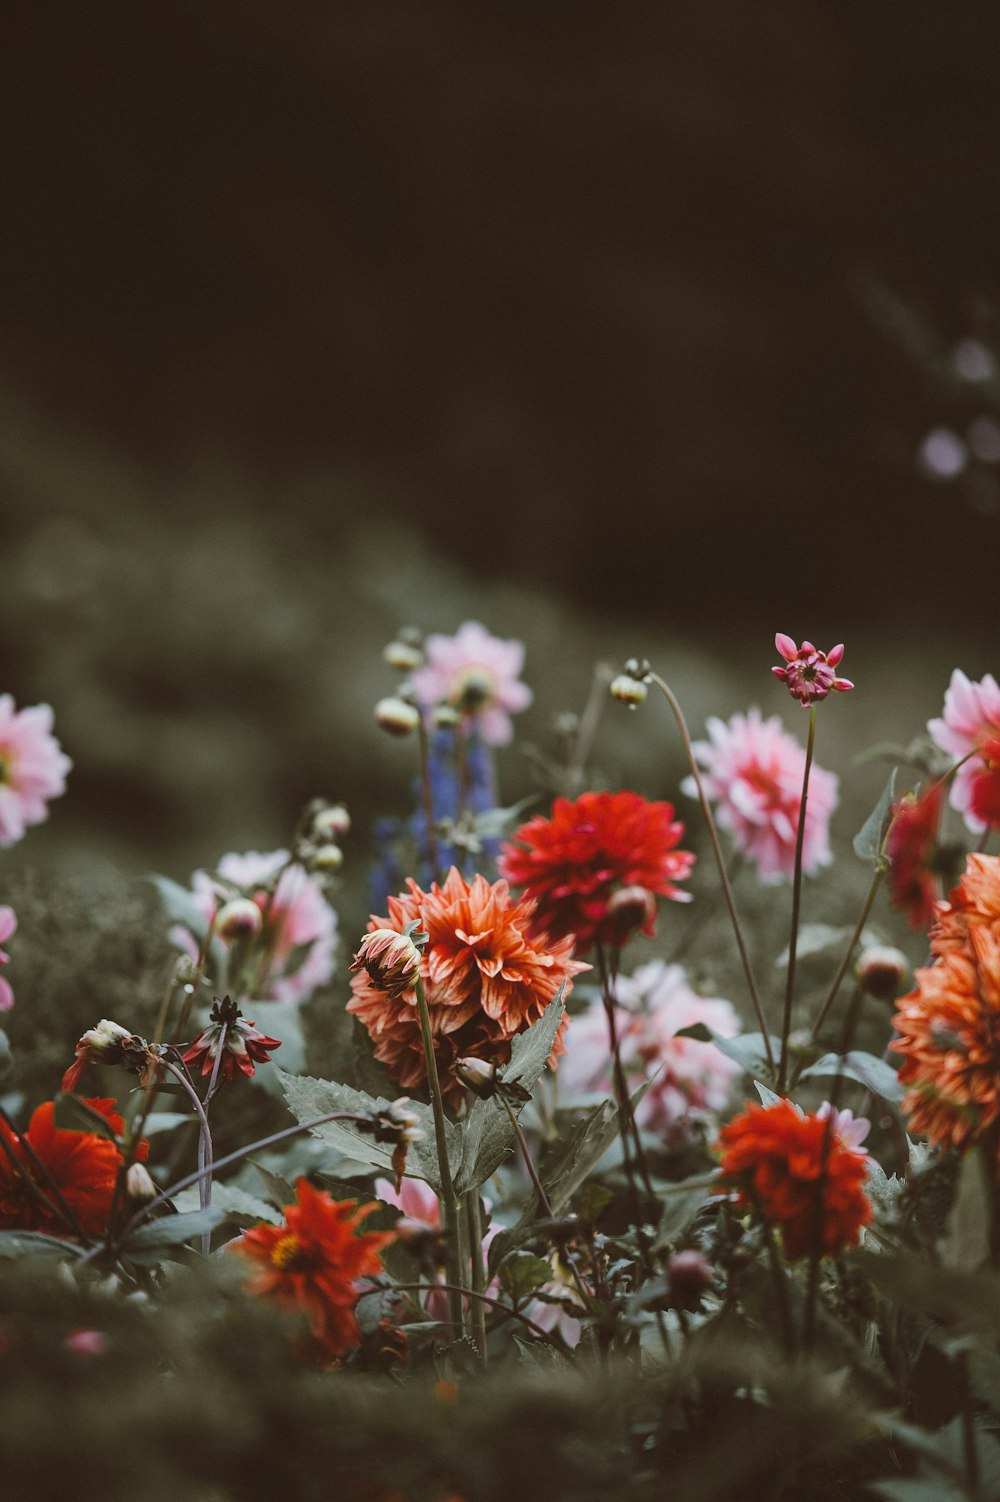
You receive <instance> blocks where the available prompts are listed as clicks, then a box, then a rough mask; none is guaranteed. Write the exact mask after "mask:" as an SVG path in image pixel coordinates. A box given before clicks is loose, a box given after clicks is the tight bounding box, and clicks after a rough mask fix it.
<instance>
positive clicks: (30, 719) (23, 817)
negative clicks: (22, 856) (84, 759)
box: [0, 694, 73, 847]
mask: <svg viewBox="0 0 1000 1502" xmlns="http://www.w3.org/2000/svg"><path fill="white" fill-rule="evenodd" d="M72 765H73V763H72V762H71V761H70V759H69V757H68V756H66V755H65V754H64V753H63V751H62V750H61V749H60V746H59V742H58V741H57V740H56V738H55V736H54V735H53V734H52V710H51V708H50V706H49V705H48V704H35V705H33V706H32V707H31V708H30V709H22V710H17V709H15V707H14V700H13V698H12V697H11V695H10V694H0V847H4V846H7V845H14V844H16V843H17V841H18V840H19V839H20V838H21V836H22V835H23V834H24V832H25V830H26V829H27V828H28V826H29V825H30V824H41V822H42V820H43V819H45V818H46V817H47V815H48V802H49V799H50V798H58V797H59V795H60V794H61V793H64V792H65V791H66V773H67V772H68V771H69V770H70V768H71V767H72Z"/></svg>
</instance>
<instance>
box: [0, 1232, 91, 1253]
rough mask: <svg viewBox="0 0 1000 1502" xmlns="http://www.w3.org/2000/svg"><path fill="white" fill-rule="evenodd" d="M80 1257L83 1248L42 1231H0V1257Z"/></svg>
mask: <svg viewBox="0 0 1000 1502" xmlns="http://www.w3.org/2000/svg"><path fill="white" fill-rule="evenodd" d="M67 1253H69V1254H70V1255H71V1256H73V1257H81V1256H82V1255H83V1248H82V1247H79V1246H74V1245H73V1243H72V1242H71V1241H60V1240H59V1238H58V1237H57V1236H46V1235H45V1234H44V1233H43V1232H42V1231H0V1257H30V1256H47V1257H65V1256H66V1254H67Z"/></svg>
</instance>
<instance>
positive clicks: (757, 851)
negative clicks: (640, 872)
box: [681, 708, 838, 886]
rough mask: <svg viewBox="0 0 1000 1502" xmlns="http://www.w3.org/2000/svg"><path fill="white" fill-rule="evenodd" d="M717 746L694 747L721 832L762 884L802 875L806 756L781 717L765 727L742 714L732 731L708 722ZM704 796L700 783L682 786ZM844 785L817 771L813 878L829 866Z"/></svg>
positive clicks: (810, 840) (810, 823) (812, 782)
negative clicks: (798, 848)
mask: <svg viewBox="0 0 1000 1502" xmlns="http://www.w3.org/2000/svg"><path fill="white" fill-rule="evenodd" d="M706 728H707V730H708V734H709V737H710V738H709V740H707V741H696V742H695V743H694V746H693V747H692V749H693V751H694V754H695V758H696V760H697V762H698V766H699V768H700V769H701V772H702V782H703V784H704V788H705V795H706V797H707V798H708V800H709V802H710V803H712V804H713V805H714V808H715V817H716V820H717V821H718V823H719V825H720V827H721V828H722V829H724V830H725V831H726V832H727V834H729V835H731V836H732V839H733V841H734V843H735V845H736V848H737V849H738V850H739V852H740V854H741V855H743V856H745V857H746V858H747V859H748V860H752V861H753V862H754V864H755V865H756V867H757V871H758V874H759V876H760V880H761V881H762V882H763V883H764V884H765V886H771V885H773V884H774V883H776V882H779V881H782V880H783V879H785V878H788V879H789V880H790V879H791V877H792V874H793V872H794V869H795V840H796V836H797V834H798V828H799V808H800V806H801V802H802V777H803V773H804V771H805V764H806V753H805V751H804V749H803V748H802V747H801V746H800V745H799V743H798V741H797V740H796V739H795V738H794V736H792V735H789V733H788V731H787V730H786V729H785V728H784V726H783V725H782V723H781V721H780V719H779V718H778V716H777V715H772V716H771V717H770V719H767V720H765V719H762V718H761V713H760V710H759V709H756V708H754V709H750V710H748V711H747V713H746V714H745V715H741V714H736V715H733V717H732V719H731V720H730V721H729V722H728V724H727V723H725V722H723V721H722V720H719V719H716V718H715V717H714V716H713V717H712V718H711V719H710V720H709V721H708V722H707V727H706ZM681 787H682V789H683V791H684V792H685V793H688V794H690V795H691V796H692V797H694V796H695V795H696V793H697V788H696V786H695V781H694V778H693V777H688V778H686V779H685V780H684V782H683V783H682V784H681ZM837 787H838V781H837V777H836V775H835V774H834V773H833V772H825V771H824V770H823V768H822V767H818V766H816V764H815V763H813V767H812V770H811V772H810V775H809V799H808V802H807V804H806V827H805V835H804V838H803V844H802V866H803V870H804V871H805V872H806V874H807V875H809V876H811V875H813V874H814V873H815V872H816V871H818V870H819V868H820V867H821V866H828V865H829V864H830V862H831V861H832V859H833V857H832V855H831V854H830V816H831V814H832V813H833V811H834V809H835V808H836V807H837Z"/></svg>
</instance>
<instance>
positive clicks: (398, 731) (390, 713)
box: [375, 695, 420, 736]
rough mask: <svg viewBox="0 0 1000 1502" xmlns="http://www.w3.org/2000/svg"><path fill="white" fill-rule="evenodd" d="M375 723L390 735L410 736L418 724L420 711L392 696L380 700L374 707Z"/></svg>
mask: <svg viewBox="0 0 1000 1502" xmlns="http://www.w3.org/2000/svg"><path fill="white" fill-rule="evenodd" d="M375 721H376V723H377V724H378V725H381V727H382V729H383V730H387V731H388V732H389V734H390V735H400V736H402V735H410V734H411V733H412V732H413V731H414V730H416V728H417V726H418V725H419V724H420V711H419V709H418V708H417V706H416V705H415V704H407V702H406V700H405V699H400V698H398V697H397V696H395V695H394V696H392V697H390V698H388V699H380V700H379V701H378V703H377V704H376V706H375Z"/></svg>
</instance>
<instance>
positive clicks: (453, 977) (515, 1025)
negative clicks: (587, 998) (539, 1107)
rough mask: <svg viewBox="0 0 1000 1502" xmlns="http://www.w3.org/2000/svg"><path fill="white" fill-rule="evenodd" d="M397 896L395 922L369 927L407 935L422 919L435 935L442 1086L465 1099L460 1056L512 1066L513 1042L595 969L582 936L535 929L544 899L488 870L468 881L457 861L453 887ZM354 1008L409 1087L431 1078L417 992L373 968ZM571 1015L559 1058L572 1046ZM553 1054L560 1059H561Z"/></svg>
mask: <svg viewBox="0 0 1000 1502" xmlns="http://www.w3.org/2000/svg"><path fill="white" fill-rule="evenodd" d="M408 887H409V891H408V892H404V893H401V894H400V896H398V897H390V898H389V903H388V906H389V916H388V918H372V920H371V922H370V923H369V925H368V931H369V933H376V932H378V931H379V930H395V931H396V932H397V933H400V934H402V933H403V932H404V930H405V929H406V928H407V926H408V925H409V924H411V923H413V922H414V921H417V922H419V924H420V927H421V928H422V929H423V930H424V931H425V932H426V934H427V943H426V946H425V948H424V950H423V953H422V954H421V955H420V957H419V961H420V978H421V980H422V981H423V985H424V992H425V994H426V997H427V1010H428V1013H429V1015H430V1021H431V1032H432V1034H433V1036H434V1053H435V1058H436V1060H437V1068H438V1075H439V1076H440V1080H441V1088H442V1090H443V1091H444V1093H445V1095H446V1096H451V1097H452V1098H453V1099H457V1098H459V1097H460V1096H461V1091H462V1087H461V1085H460V1084H459V1082H458V1080H457V1079H455V1077H454V1075H453V1074H452V1065H453V1064H454V1063H455V1061H456V1060H457V1059H460V1058H468V1057H473V1058H477V1059H484V1060H487V1061H488V1062H491V1063H492V1062H497V1063H500V1064H504V1063H506V1062H507V1060H508V1059H509V1058H510V1043H511V1039H512V1038H514V1037H516V1035H517V1034H518V1033H523V1032H524V1031H525V1029H526V1028H529V1027H530V1026H531V1025H532V1023H534V1022H537V1021H538V1019H539V1017H541V1015H542V1013H543V1012H544V1011H545V1008H546V1007H547V1006H548V1004H549V1002H550V1001H552V1000H553V998H554V997H555V995H556V993H557V992H558V991H559V988H560V987H561V986H563V985H565V987H566V991H567V992H568V991H569V990H570V988H571V986H572V980H573V976H574V975H576V974H577V973H578V972H579V971H581V970H589V968H590V966H589V965H584V964H581V963H580V961H579V960H574V959H573V958H572V957H571V956H572V953H573V941H572V939H569V938H564V939H559V940H555V941H553V940H551V939H548V938H546V937H544V935H543V936H536V935H533V932H532V924H533V922H534V915H535V905H534V903H533V902H531V901H529V900H527V899H522V900H521V901H517V900H515V899H514V898H513V897H511V895H510V888H509V887H508V885H507V883H506V882H505V881H496V882H493V883H492V885H491V884H490V882H488V881H487V880H486V878H485V877H484V876H475V877H473V879H472V881H471V882H467V881H466V880H465V878H464V877H463V876H462V875H461V873H460V872H459V871H458V870H457V869H456V868H455V867H454V866H453V867H452V869H451V870H450V871H449V873H448V877H447V879H446V881H445V882H444V884H443V886H438V885H437V883H435V884H434V885H433V886H432V887H431V889H430V891H429V892H424V891H422V890H421V888H420V887H418V886H417V883H416V882H415V881H414V880H413V879H412V877H411V879H410V880H409V882H408ZM351 990H352V991H353V993H354V994H353V996H352V998H351V1000H350V1001H349V1002H348V1004H347V1010H348V1011H349V1012H353V1013H354V1015H355V1016H356V1017H359V1018H360V1019H361V1021H362V1022H363V1023H364V1025H365V1027H366V1028H367V1030H368V1033H369V1035H370V1037H371V1039H372V1041H373V1043H374V1044H375V1057H376V1058H377V1059H378V1060H379V1061H380V1062H381V1063H382V1064H384V1065H385V1067H386V1069H387V1070H388V1071H389V1074H390V1075H391V1076H392V1078H393V1079H394V1080H396V1081H397V1082H398V1083H399V1084H400V1085H403V1086H404V1087H405V1088H407V1089H412V1088H413V1087H414V1086H419V1085H422V1084H423V1083H424V1082H425V1080H426V1079H427V1069H426V1064H425V1060H424V1049H423V1040H422V1037H421V1032H420V1016H419V1013H418V1011H417V1004H416V993H415V992H414V991H413V990H402V991H399V990H398V989H396V988H395V987H390V989H388V990H386V989H384V983H383V984H382V985H377V984H376V983H375V982H374V981H373V980H372V978H371V976H370V975H369V974H368V972H367V971H366V970H364V969H360V970H359V971H358V972H357V973H356V974H355V975H354V976H353V977H352V979H351ZM565 1025H566V1022H565V1019H563V1023H562V1026H561V1027H560V1031H559V1033H558V1034H557V1036H556V1041H555V1045H554V1047H553V1049H552V1055H551V1059H555V1058H556V1057H557V1056H558V1055H559V1054H561V1053H563V1052H564V1045H563V1042H562V1031H563V1029H564V1028H565ZM551 1059H550V1062H551Z"/></svg>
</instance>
